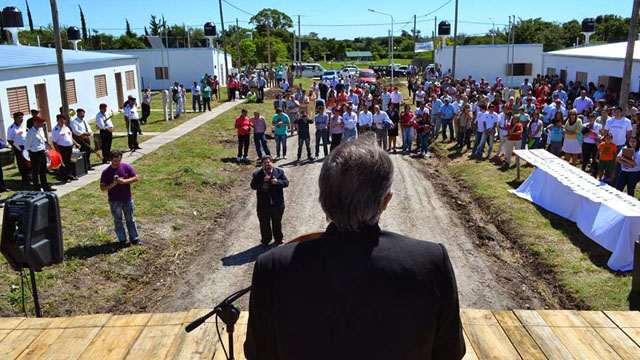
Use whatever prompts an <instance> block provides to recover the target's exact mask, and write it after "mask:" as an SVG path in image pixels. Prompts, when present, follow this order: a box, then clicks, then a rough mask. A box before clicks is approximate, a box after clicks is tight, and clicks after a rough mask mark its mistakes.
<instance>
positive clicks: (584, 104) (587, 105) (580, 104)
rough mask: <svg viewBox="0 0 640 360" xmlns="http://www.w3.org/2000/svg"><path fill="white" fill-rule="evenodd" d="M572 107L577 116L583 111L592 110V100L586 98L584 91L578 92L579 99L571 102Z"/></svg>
mask: <svg viewBox="0 0 640 360" xmlns="http://www.w3.org/2000/svg"><path fill="white" fill-rule="evenodd" d="M573 107H574V108H575V109H576V111H577V112H578V115H580V114H582V113H583V112H584V111H585V110H587V109H588V110H593V100H591V99H590V98H588V97H587V92H586V91H585V90H582V91H580V97H578V98H576V99H575V100H573Z"/></svg>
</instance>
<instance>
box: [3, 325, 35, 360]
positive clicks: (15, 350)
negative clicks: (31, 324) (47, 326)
mask: <svg viewBox="0 0 640 360" xmlns="http://www.w3.org/2000/svg"><path fill="white" fill-rule="evenodd" d="M41 333H42V329H25V330H14V331H12V332H11V333H10V334H9V335H7V336H5V338H4V339H3V340H2V341H0V359H2V360H13V359H15V358H17V357H18V356H20V354H21V353H22V352H23V351H24V350H25V349H26V348H27V347H28V346H29V345H31V343H32V342H33V340H35V339H36V338H37V337H38V336H39V335H40V334H41Z"/></svg>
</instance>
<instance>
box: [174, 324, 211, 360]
mask: <svg viewBox="0 0 640 360" xmlns="http://www.w3.org/2000/svg"><path fill="white" fill-rule="evenodd" d="M177 338H178V339H179V341H178V346H177V351H176V356H175V358H176V359H193V360H196V359H212V358H213V356H214V353H215V349H216V345H217V343H218V335H217V334H216V325H215V324H214V323H210V322H205V323H204V324H202V325H200V326H199V327H198V328H197V329H195V330H193V331H192V332H190V333H187V332H185V331H184V330H182V329H181V331H180V332H179V334H178V336H177Z"/></svg>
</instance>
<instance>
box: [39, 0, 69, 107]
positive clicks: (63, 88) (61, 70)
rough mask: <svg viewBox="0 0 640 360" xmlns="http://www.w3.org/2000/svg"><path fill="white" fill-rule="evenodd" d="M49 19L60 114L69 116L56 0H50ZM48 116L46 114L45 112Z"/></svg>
mask: <svg viewBox="0 0 640 360" xmlns="http://www.w3.org/2000/svg"><path fill="white" fill-rule="evenodd" d="M49 2H50V3H51V20H52V21H53V34H54V36H55V44H56V60H57V62H58V81H59V82H60V100H62V114H64V116H66V117H67V119H68V118H69V101H68V100H67V77H66V75H65V72H64V59H63V58H62V41H61V40H60V23H59V21H58V4H57V3H56V0H50V1H49ZM45 115H47V116H48V114H45Z"/></svg>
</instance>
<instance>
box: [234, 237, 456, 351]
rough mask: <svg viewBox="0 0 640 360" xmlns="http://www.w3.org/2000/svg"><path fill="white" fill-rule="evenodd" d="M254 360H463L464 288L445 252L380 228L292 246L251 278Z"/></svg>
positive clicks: (248, 347) (259, 264)
mask: <svg viewBox="0 0 640 360" xmlns="http://www.w3.org/2000/svg"><path fill="white" fill-rule="evenodd" d="M252 286H253V289H252V292H251V300H250V308H249V324H248V329H247V339H246V342H245V344H244V348H245V354H246V357H247V359H250V360H256V359H257V360H275V359H280V360H314V359H318V360H320V359H322V360H327V359H367V360H372V359H385V360H386V359H394V360H400V359H402V360H413V359H416V360H417V359H420V360H425V359H461V358H462V356H463V355H464V353H465V345H464V339H463V335H462V325H461V321H460V311H459V304H458V293H457V289H456V281H455V276H454V273H453V269H452V267H451V263H450V261H449V257H448V255H447V252H446V250H445V248H444V246H443V245H441V244H435V243H431V242H428V241H419V240H414V239H411V238H408V237H405V236H402V235H398V234H394V233H391V232H386V231H380V228H379V227H378V226H372V227H369V228H367V229H365V230H364V231H361V232H357V233H353V232H339V231H338V230H337V228H336V227H335V226H334V225H329V227H328V228H327V231H326V232H325V233H324V234H323V235H322V236H321V237H320V238H318V239H316V240H311V241H308V242H303V243H295V244H288V245H285V246H281V247H278V248H274V249H273V250H271V251H269V252H267V253H265V254H263V255H261V256H260V257H259V258H258V259H257V261H256V264H255V268H254V272H253V285H252Z"/></svg>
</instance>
